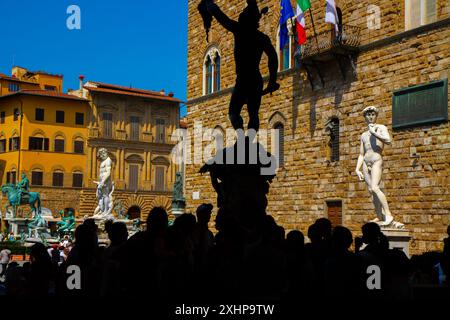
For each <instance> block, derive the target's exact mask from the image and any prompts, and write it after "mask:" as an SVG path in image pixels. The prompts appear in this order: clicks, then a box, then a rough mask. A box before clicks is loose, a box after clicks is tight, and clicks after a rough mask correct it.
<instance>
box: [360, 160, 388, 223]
mask: <svg viewBox="0 0 450 320" xmlns="http://www.w3.org/2000/svg"><path fill="white" fill-rule="evenodd" d="M363 174H364V180H365V181H366V184H367V187H368V189H369V192H370V195H371V197H372V202H373V205H374V206H375V213H376V215H377V217H376V218H375V219H373V220H371V221H370V222H380V221H382V220H384V219H383V217H384V216H383V211H382V206H381V203H380V201H379V200H378V198H377V196H376V195H375V193H374V192H373V190H372V177H371V170H370V169H369V167H368V166H367V164H366V163H365V162H364V163H363Z"/></svg>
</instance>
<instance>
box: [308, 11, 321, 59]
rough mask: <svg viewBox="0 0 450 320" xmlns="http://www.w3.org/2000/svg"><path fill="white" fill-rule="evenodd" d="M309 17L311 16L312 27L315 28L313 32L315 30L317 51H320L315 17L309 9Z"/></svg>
mask: <svg viewBox="0 0 450 320" xmlns="http://www.w3.org/2000/svg"><path fill="white" fill-rule="evenodd" d="M309 15H310V16H311V22H312V26H313V30H314V38H316V43H317V51H319V40H318V39H317V32H316V26H315V25H314V17H313V14H312V12H311V8H309Z"/></svg>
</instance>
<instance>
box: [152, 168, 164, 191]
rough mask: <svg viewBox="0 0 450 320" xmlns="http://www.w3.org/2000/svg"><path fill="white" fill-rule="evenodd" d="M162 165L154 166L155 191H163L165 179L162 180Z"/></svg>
mask: <svg viewBox="0 0 450 320" xmlns="http://www.w3.org/2000/svg"><path fill="white" fill-rule="evenodd" d="M165 170H166V169H165V168H164V167H157V168H156V181H155V184H156V191H165V181H164V173H165Z"/></svg>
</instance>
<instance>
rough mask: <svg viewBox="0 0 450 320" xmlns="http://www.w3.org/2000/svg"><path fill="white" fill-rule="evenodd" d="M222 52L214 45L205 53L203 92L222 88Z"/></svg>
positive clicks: (207, 92)
mask: <svg viewBox="0 0 450 320" xmlns="http://www.w3.org/2000/svg"><path fill="white" fill-rule="evenodd" d="M220 65H221V61H220V53H219V50H218V49H217V48H216V47H212V48H210V49H209V50H208V52H207V53H206V55H205V59H204V62H203V94H211V93H213V92H217V91H219V90H220Z"/></svg>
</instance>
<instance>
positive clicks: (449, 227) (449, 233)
mask: <svg viewBox="0 0 450 320" xmlns="http://www.w3.org/2000/svg"><path fill="white" fill-rule="evenodd" d="M447 234H448V236H449V237H450V226H448V227H447Z"/></svg>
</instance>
